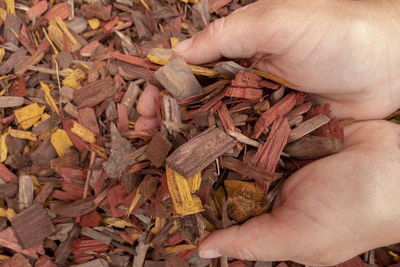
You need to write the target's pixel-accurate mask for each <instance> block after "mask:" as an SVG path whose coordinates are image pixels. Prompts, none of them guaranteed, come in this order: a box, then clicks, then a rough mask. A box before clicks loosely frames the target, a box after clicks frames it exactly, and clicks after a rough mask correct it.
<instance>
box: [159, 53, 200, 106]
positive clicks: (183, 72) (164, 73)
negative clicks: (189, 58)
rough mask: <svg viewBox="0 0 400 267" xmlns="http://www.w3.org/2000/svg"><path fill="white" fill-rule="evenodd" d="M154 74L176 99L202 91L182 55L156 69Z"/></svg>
mask: <svg viewBox="0 0 400 267" xmlns="http://www.w3.org/2000/svg"><path fill="white" fill-rule="evenodd" d="M154 76H155V77H156V79H157V80H158V81H159V82H160V83H161V84H162V85H163V86H164V87H165V89H167V91H168V92H169V93H170V94H171V95H172V96H174V97H175V98H176V99H178V100H181V99H183V98H185V97H189V96H193V95H197V94H200V93H202V92H203V90H202V88H201V85H200V84H199V82H198V81H197V79H196V77H195V76H194V75H193V72H192V70H191V69H190V68H189V66H188V65H187V64H186V62H185V61H183V59H182V57H175V58H174V59H172V60H171V61H170V62H168V63H167V64H166V65H164V66H163V67H161V68H160V69H159V70H157V71H156V72H155V73H154Z"/></svg>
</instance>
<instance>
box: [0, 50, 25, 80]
mask: <svg viewBox="0 0 400 267" xmlns="http://www.w3.org/2000/svg"><path fill="white" fill-rule="evenodd" d="M25 55H26V50H25V49H23V48H20V49H18V50H17V52H15V53H13V54H11V56H10V57H9V58H8V59H7V60H6V61H5V62H3V63H1V64H0V74H1V75H5V74H9V72H10V71H11V70H12V69H13V68H14V67H15V66H16V65H17V64H18V63H19V62H21V59H22V58H24V57H25Z"/></svg>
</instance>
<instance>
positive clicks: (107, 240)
mask: <svg viewBox="0 0 400 267" xmlns="http://www.w3.org/2000/svg"><path fill="white" fill-rule="evenodd" d="M81 235H84V236H87V237H90V238H91V239H94V240H97V241H100V242H102V243H104V244H107V245H110V244H111V241H112V237H110V236H108V235H105V234H103V233H100V232H98V231H96V230H93V229H92V228H88V227H83V228H82V230H81Z"/></svg>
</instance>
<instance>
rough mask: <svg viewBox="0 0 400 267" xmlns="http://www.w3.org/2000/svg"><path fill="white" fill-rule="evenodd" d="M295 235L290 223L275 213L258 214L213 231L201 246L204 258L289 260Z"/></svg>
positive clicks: (201, 253) (200, 251) (200, 249)
mask: <svg viewBox="0 0 400 267" xmlns="http://www.w3.org/2000/svg"><path fill="white" fill-rule="evenodd" d="M292 236H293V232H292V231H291V229H290V228H288V227H286V225H285V223H282V222H280V221H279V219H277V218H276V217H274V216H273V215H271V214H264V215H261V216H258V217H255V218H253V219H251V220H248V221H247V222H245V223H243V224H242V225H236V226H232V227H229V228H227V229H223V230H218V231H214V232H212V233H210V234H209V235H208V236H207V238H206V239H204V240H203V241H202V242H201V244H200V246H199V248H198V250H199V255H200V256H201V257H203V258H215V257H219V256H221V255H223V256H227V257H233V258H237V259H245V260H256V259H257V260H268V261H275V260H285V259H288V256H289V254H290V252H291V251H290V250H291V249H290V248H291V245H290V244H291V242H290V241H289V239H291V237H292Z"/></svg>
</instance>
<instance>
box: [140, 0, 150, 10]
mask: <svg viewBox="0 0 400 267" xmlns="http://www.w3.org/2000/svg"><path fill="white" fill-rule="evenodd" d="M139 1H140V3H141V4H142V5H143V6H144V7H145V8H146V9H147V10H148V11H150V8H149V6H148V5H147V3H146V1H145V0H139Z"/></svg>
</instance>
